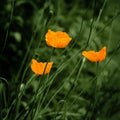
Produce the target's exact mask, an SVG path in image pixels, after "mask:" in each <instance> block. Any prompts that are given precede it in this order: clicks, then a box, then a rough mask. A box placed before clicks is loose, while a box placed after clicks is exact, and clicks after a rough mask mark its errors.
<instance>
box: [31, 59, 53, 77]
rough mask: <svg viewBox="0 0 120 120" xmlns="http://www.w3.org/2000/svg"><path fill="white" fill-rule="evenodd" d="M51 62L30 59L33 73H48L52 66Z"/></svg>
mask: <svg viewBox="0 0 120 120" xmlns="http://www.w3.org/2000/svg"><path fill="white" fill-rule="evenodd" d="M52 65H53V62H48V63H47V62H38V61H36V60H35V59H32V64H31V69H32V71H33V72H34V73H35V74H38V75H43V74H48V73H49V72H50V70H51V68H52Z"/></svg>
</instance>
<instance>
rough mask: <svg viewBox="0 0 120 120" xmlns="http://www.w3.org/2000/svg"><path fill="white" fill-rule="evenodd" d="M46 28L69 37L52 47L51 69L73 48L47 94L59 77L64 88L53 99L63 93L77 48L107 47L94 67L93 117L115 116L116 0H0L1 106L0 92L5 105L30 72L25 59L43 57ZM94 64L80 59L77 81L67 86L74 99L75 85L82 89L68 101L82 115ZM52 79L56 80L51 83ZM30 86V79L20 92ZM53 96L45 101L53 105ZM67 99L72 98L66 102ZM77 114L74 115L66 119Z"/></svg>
mask: <svg viewBox="0 0 120 120" xmlns="http://www.w3.org/2000/svg"><path fill="white" fill-rule="evenodd" d="M48 29H51V30H53V31H65V32H67V33H68V34H69V35H70V36H71V37H72V42H71V43H70V45H69V46H68V47H67V48H66V49H65V50H56V51H55V53H54V56H53V60H54V61H55V63H56V64H55V65H54V67H53V69H52V73H54V72H55V71H56V69H57V68H58V63H62V62H65V61H67V60H68V59H70V58H71V56H73V55H74V54H76V53H78V54H77V55H76V56H75V57H74V59H72V60H71V61H70V63H69V65H68V66H67V67H66V68H65V69H63V70H62V71H61V72H60V74H58V76H57V77H56V78H55V81H54V84H53V88H51V93H50V94H52V92H53V91H55V90H56V89H58V88H59V86H60V85H61V83H62V81H64V80H65V79H66V81H65V82H66V84H65V87H64V89H63V90H62V91H61V92H60V93H59V95H58V96H57V97H56V101H57V100H58V99H61V98H62V97H63V96H64V91H68V89H69V88H70V85H71V83H72V81H73V79H74V78H76V74H77V71H78V70H79V66H78V68H76V71H75V73H74V74H72V76H71V78H70V79H69V80H68V79H67V76H68V75H69V74H70V73H71V71H72V69H73V67H74V66H76V64H77V63H78V61H79V59H80V57H81V55H80V54H81V51H82V50H84V49H86V50H91V49H93V50H95V51H98V50H99V49H101V48H102V47H103V46H107V58H106V60H105V61H103V62H102V63H100V71H101V70H102V69H103V68H104V69H103V74H102V75H100V77H99V79H100V80H99V83H98V84H99V87H100V89H101V91H100V92H99V93H98V96H99V100H98V102H97V105H96V108H95V110H96V111H94V112H97V115H96V118H97V119H96V120H108V119H109V120H120V75H119V74H120V1H118V0H114V1H113V0H74V1H70V0H56V1H55V0H1V1H0V96H1V100H0V104H2V105H0V106H2V107H3V108H4V107H5V105H6V103H5V101H4V99H3V91H7V92H6V96H7V97H8V98H7V100H8V101H9V102H8V104H9V105H10V103H11V101H12V100H13V99H14V96H15V94H16V93H15V91H14V90H15V89H16V87H17V85H18V84H19V82H20V81H22V80H24V82H25V81H26V80H27V79H28V78H29V75H30V74H32V72H31V70H30V68H29V64H30V62H31V59H32V58H33V57H34V58H37V59H38V60H40V61H46V60H47V59H48V56H49V53H50V52H51V49H50V48H49V47H48V46H46V43H45V37H44V36H45V33H46V32H47V30H48ZM78 51H79V52H78ZM94 64H95V63H91V62H89V61H86V64H85V65H84V68H83V70H82V72H81V76H80V80H79V82H78V84H80V85H78V86H77V88H76V89H75V90H74V91H73V96H72V97H73V98H74V97H75V98H76V96H79V93H80V91H81V89H83V88H86V89H85V92H84V93H83V94H82V96H80V98H78V99H77V98H76V99H77V100H76V101H77V102H76V103H75V105H73V106H74V107H73V109H72V110H75V111H76V112H77V113H78V114H79V115H81V114H84V112H85V108H86V107H87V103H88V102H89V101H92V100H93V99H92V97H91V95H92V83H91V82H90V79H91V78H92V77H94V76H95V74H96V67H93V66H94ZM21 66H22V67H21ZM26 68H27V72H26ZM23 73H25V75H23ZM58 81H61V83H60V84H57V82H58ZM101 81H102V82H101ZM34 85H36V83H33V85H32V88H30V90H28V91H29V92H28V93H29V94H27V93H26V96H28V98H29V96H31V94H32V92H33V88H34V87H35V86H34ZM8 88H9V91H8ZM31 91H32V92H31ZM30 92H31V93H30ZM26 99H27V98H26ZM48 99H49V97H48ZM26 101H27V100H26ZM56 101H54V102H53V103H52V105H51V106H52V109H53V110H54V105H55V104H56ZM71 101H72V98H71V99H70V100H69V102H71ZM69 102H68V104H69ZM79 118H80V117H79V116H76V117H75V118H74V117H73V118H72V119H71V120H77V119H78V120H79ZM46 119H47V118H46ZM51 119H52V118H51Z"/></svg>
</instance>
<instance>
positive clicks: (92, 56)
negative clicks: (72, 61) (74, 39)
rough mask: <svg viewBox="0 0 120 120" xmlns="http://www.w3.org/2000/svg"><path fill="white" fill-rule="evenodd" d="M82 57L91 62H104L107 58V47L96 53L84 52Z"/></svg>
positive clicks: (91, 51)
mask: <svg viewBox="0 0 120 120" xmlns="http://www.w3.org/2000/svg"><path fill="white" fill-rule="evenodd" d="M82 55H83V56H84V57H86V58H87V59H88V60H89V61H91V62H100V61H103V60H104V59H105V57H106V46H104V47H103V48H102V49H101V50H100V51H98V52H95V51H93V50H90V51H83V52H82Z"/></svg>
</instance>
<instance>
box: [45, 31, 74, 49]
mask: <svg viewBox="0 0 120 120" xmlns="http://www.w3.org/2000/svg"><path fill="white" fill-rule="evenodd" d="M45 37H46V43H47V45H48V46H51V47H54V48H65V47H66V46H67V45H68V44H69V42H70V41H71V40H72V39H71V38H70V37H69V35H68V34H67V33H66V32H61V31H57V32H54V31H52V30H48V32H47V33H46V35H45Z"/></svg>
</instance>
